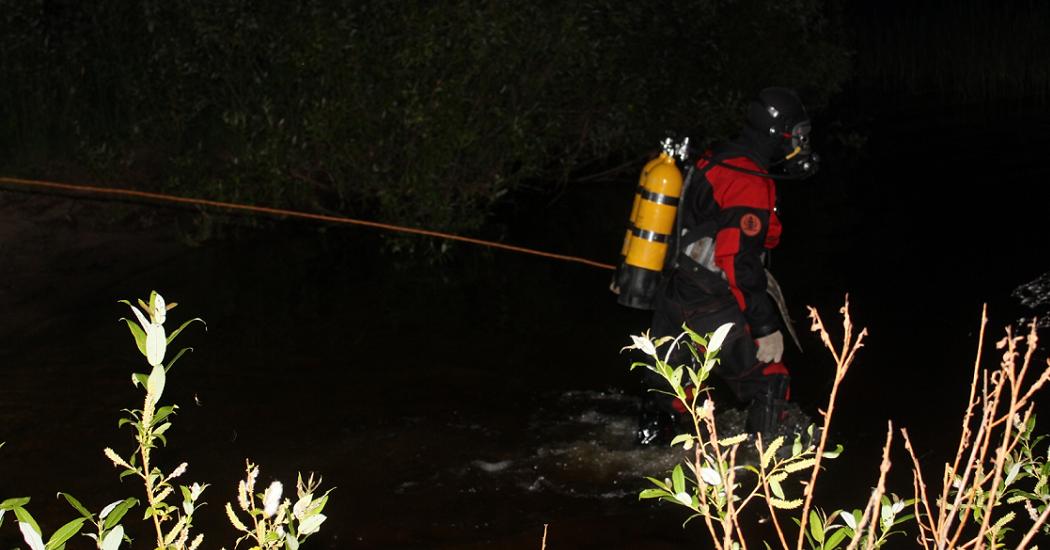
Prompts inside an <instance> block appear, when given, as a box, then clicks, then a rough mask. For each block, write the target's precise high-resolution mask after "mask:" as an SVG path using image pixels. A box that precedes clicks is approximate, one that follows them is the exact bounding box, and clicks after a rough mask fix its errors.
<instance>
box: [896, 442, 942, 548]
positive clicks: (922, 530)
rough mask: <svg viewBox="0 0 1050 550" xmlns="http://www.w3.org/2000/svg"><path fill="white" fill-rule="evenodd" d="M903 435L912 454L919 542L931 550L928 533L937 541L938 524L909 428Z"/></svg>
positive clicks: (905, 445) (914, 505) (910, 454)
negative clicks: (935, 520)
mask: <svg viewBox="0 0 1050 550" xmlns="http://www.w3.org/2000/svg"><path fill="white" fill-rule="evenodd" d="M901 435H902V436H904V448H905V449H907V450H908V455H909V456H911V464H912V468H911V471H912V479H913V487H914V490H915V491H914V492H915V502H914V504H913V507H914V510H915V523H917V524H918V525H919V542H921V543H922V547H923V548H925V549H927V550H929V545H928V544H927V543H928V540H927V538H926V533H929V534H931V535H933V536H934V542H936V534H937V526H936V525H935V524H934V523H933V521H934V519H933V512H932V511H931V510H930V501H929V499H928V498H927V496H926V482H925V481H924V480H923V479H922V466H920V465H919V457H918V456H916V454H915V449H914V448H913V447H912V444H911V439H910V438H909V437H908V430H907V429H904V428H902V429H901ZM920 504H921V505H922V510H920V509H919V505H920ZM924 518H925V519H924Z"/></svg>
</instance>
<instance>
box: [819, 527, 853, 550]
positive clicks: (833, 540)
mask: <svg viewBox="0 0 1050 550" xmlns="http://www.w3.org/2000/svg"><path fill="white" fill-rule="evenodd" d="M850 532H851V531H850V530H849V529H847V528H846V527H839V528H838V529H837V530H835V532H834V533H832V534H831V535H830V536H828V540H826V541H824V546H823V550H836V549H837V548H838V547H839V544H841V543H842V540H843V539H845V538H846V535H848V534H850Z"/></svg>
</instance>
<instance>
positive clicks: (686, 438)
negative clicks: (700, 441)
mask: <svg viewBox="0 0 1050 550" xmlns="http://www.w3.org/2000/svg"><path fill="white" fill-rule="evenodd" d="M694 437H695V436H694V435H693V434H678V435H676V436H674V439H672V440H671V444H670V445H669V446H670V447H674V446H675V445H678V444H679V443H683V444H685V448H686V450H688V449H689V448H691V447H692V446H693V445H692V443H693V438H694Z"/></svg>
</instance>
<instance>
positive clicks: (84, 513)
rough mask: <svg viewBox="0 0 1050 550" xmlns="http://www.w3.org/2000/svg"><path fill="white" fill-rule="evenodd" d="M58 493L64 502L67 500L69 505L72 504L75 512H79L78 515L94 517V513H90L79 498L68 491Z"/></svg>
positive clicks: (88, 517)
mask: <svg viewBox="0 0 1050 550" xmlns="http://www.w3.org/2000/svg"><path fill="white" fill-rule="evenodd" d="M58 494H60V495H62V496H63V497H65V499H66V502H68V503H69V505H70V506H72V507H73V508H74V509H75V510H76V511H77V512H80V515H82V516H84V517H85V518H87V519H94V518H95V514H92V513H91V512H88V510H87V508H84V505H83V504H81V503H80V501H79V500H77V499H75V498H73V495H71V494H69V493H58Z"/></svg>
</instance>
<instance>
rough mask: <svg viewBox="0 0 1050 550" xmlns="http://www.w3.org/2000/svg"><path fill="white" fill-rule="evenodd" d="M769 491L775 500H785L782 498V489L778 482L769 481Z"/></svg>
mask: <svg viewBox="0 0 1050 550" xmlns="http://www.w3.org/2000/svg"><path fill="white" fill-rule="evenodd" d="M769 491H770V492H771V493H773V495H774V496H776V497H777V498H779V499H781V500H783V499H784V498H785V497H784V488H783V487H781V486H780V482H779V481H774V480H769Z"/></svg>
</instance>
